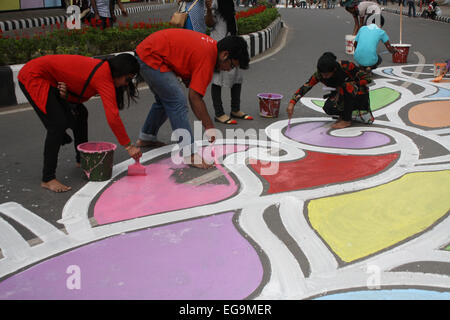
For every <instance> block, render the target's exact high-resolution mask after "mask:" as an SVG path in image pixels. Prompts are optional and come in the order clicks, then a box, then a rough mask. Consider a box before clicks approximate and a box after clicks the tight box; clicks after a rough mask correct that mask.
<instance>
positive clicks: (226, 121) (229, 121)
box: [214, 117, 237, 124]
mask: <svg viewBox="0 0 450 320" xmlns="http://www.w3.org/2000/svg"><path fill="white" fill-rule="evenodd" d="M214 121H215V122H220V123H223V124H237V121H236V120H232V119H229V118H228V119H227V120H225V121H220V120H219V119H217V118H216V117H214Z"/></svg>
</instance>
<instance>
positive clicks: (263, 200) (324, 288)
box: [0, 66, 450, 299]
mask: <svg viewBox="0 0 450 320" xmlns="http://www.w3.org/2000/svg"><path fill="white" fill-rule="evenodd" d="M403 67H411V66H394V67H386V68H382V69H380V70H376V72H377V73H379V74H381V75H382V76H384V77H386V78H387V79H385V78H383V79H376V81H375V82H376V84H375V86H374V88H377V87H383V86H387V87H391V88H393V89H394V90H398V91H399V92H400V93H401V97H400V99H398V100H397V101H395V102H394V103H392V104H391V105H389V106H387V107H385V108H382V109H379V110H377V111H376V112H375V115H376V116H380V115H386V116H387V117H388V119H389V121H380V120H376V121H375V125H372V126H361V127H357V126H355V127H349V128H345V129H339V130H333V131H331V132H330V134H332V135H334V136H340V137H354V136H358V135H360V134H362V133H364V132H378V133H381V134H385V135H388V136H389V137H391V140H392V143H390V144H388V145H386V146H379V147H375V148H368V149H346V148H333V147H319V146H311V145H307V144H304V143H301V142H297V141H293V140H290V139H288V138H287V137H285V136H283V135H281V134H279V133H280V132H281V131H282V130H283V129H284V128H285V127H286V126H287V120H282V121H277V122H275V123H273V124H271V125H269V126H268V127H267V128H266V134H267V136H268V137H270V138H272V139H273V141H272V142H267V141H258V140H219V141H217V142H216V145H221V144H245V145H247V146H249V148H248V149H247V150H245V151H240V152H236V153H234V154H230V155H228V156H227V157H226V158H225V160H224V162H223V165H224V167H225V168H226V169H227V170H229V171H230V172H232V173H233V174H234V176H235V177H237V179H238V180H239V185H240V189H239V192H238V193H237V194H236V195H234V196H233V197H231V198H229V199H226V200H224V201H221V202H218V203H213V204H208V205H203V206H199V207H194V208H188V209H182V210H175V211H171V212H167V213H161V214H154V215H150V216H145V217H139V218H135V219H132V220H127V221H120V222H116V223H111V224H107V225H101V226H96V227H92V226H91V224H90V221H89V218H88V209H89V206H90V204H91V202H92V200H93V199H94V198H95V196H96V195H97V194H98V193H99V192H101V191H102V190H103V189H104V188H105V187H106V186H107V185H108V184H109V183H110V181H105V182H89V183H87V184H86V185H85V186H84V187H83V188H81V189H80V190H79V191H78V192H76V193H75V194H74V195H73V196H72V197H71V198H70V199H69V201H68V202H67V203H66V205H65V206H64V209H63V213H62V219H61V220H60V221H59V222H60V223H62V224H64V227H65V230H66V232H67V235H66V234H65V233H64V232H62V231H60V230H58V229H56V228H55V227H54V226H51V225H50V224H48V223H47V222H45V221H44V220H43V219H41V218H39V217H37V216H36V215H34V214H33V213H32V212H30V211H28V210H26V209H25V208H23V207H22V206H21V205H19V204H16V203H12V202H9V203H4V204H1V205H0V212H2V213H3V214H5V215H7V216H9V217H11V218H13V219H16V220H19V221H20V222H21V223H23V224H25V225H26V226H28V227H30V228H32V227H33V226H34V228H33V229H32V230H33V232H35V233H36V235H37V236H38V237H39V238H41V239H42V240H43V243H42V244H39V245H36V246H33V247H31V246H29V245H28V244H27V243H26V242H25V241H24V240H23V239H22V238H21V236H20V235H19V234H18V233H17V231H15V230H14V229H13V228H11V227H10V226H9V225H8V224H5V222H4V221H3V220H2V219H0V243H1V247H2V253H3V255H4V258H3V259H0V278H1V277H5V276H7V275H9V274H11V273H13V272H16V271H17V270H20V269H22V268H25V267H26V266H28V265H31V264H34V263H36V262H39V261H41V260H44V259H47V258H49V257H51V256H53V255H56V254H60V253H62V252H65V251H67V250H70V249H72V248H74V247H78V246H81V245H85V244H87V243H90V242H93V241H98V240H101V239H104V238H107V237H111V236H114V235H118V234H121V233H125V232H132V231H135V230H140V229H145V228H149V227H155V226H158V225H162V224H168V223H176V222H180V221H184V220H188V219H194V218H200V217H204V216H209V215H212V214H217V213H220V212H225V211H235V210H241V214H240V215H239V226H240V228H241V229H242V231H243V232H245V233H246V234H247V235H249V236H250V237H251V238H252V239H253V241H255V242H256V243H257V244H258V246H259V247H260V248H261V249H262V250H263V251H264V252H265V254H266V255H267V257H268V260H269V263H270V270H271V274H270V277H269V280H268V282H267V283H266V284H265V285H264V287H263V288H262V291H261V293H260V294H259V295H258V296H257V297H256V299H304V298H310V297H314V296H317V295H323V294H326V293H328V292H334V291H348V290H352V289H361V288H364V287H365V286H366V283H367V278H368V275H367V272H366V271H367V265H376V266H378V267H379V268H380V272H381V274H380V280H381V283H380V285H381V287H384V286H403V287H404V286H409V287H417V286H424V287H433V288H440V289H442V290H446V291H450V277H448V276H445V275H437V274H423V273H410V272H390V270H392V269H393V268H395V267H397V266H400V265H403V264H406V263H410V262H415V261H436V262H450V257H449V254H448V252H444V251H441V250H440V248H441V247H442V246H443V245H446V244H448V243H449V242H450V234H449V232H448V230H450V217H449V215H447V216H446V217H445V218H444V219H442V221H440V222H439V223H438V224H436V225H434V226H433V227H432V228H430V229H429V230H427V231H426V232H424V233H422V234H420V235H418V236H416V237H412V239H408V241H406V242H404V243H401V244H397V245H394V246H393V247H392V248H388V249H386V250H384V251H382V252H378V253H376V254H374V255H372V256H370V257H367V258H364V259H361V260H360V261H356V262H355V263H351V264H347V265H344V266H341V267H339V265H338V262H337V260H336V258H335V257H334V255H333V254H332V253H331V252H330V250H329V249H328V248H327V246H326V245H325V244H324V243H323V241H322V239H321V238H319V236H318V235H317V234H316V233H315V232H314V230H312V229H311V227H310V226H309V224H308V221H307V220H306V217H305V216H304V215H303V214H299V212H303V211H304V204H305V202H306V201H309V200H311V199H316V198H323V197H328V196H331V195H337V194H342V193H346V192H354V191H360V190H363V189H367V188H371V187H375V186H379V185H382V184H386V183H388V182H391V181H393V180H395V179H398V178H400V177H402V176H404V175H405V174H407V173H411V172H423V171H437V170H450V155H444V156H437V157H433V158H426V159H420V150H419V148H418V146H417V145H416V144H415V143H414V141H413V140H412V139H411V138H410V137H408V136H406V135H404V134H402V133H400V131H397V130H404V131H406V132H410V133H414V134H417V135H420V136H423V137H425V138H427V139H430V140H432V141H434V142H435V143H437V144H440V145H441V146H442V147H444V148H445V149H446V150H448V151H450V139H448V137H445V136H444V137H443V136H441V135H442V134H446V133H448V132H449V130H448V129H440V130H430V131H427V130H423V129H420V128H416V127H411V126H408V125H406V124H405V123H404V121H403V120H402V119H401V118H400V117H399V116H398V113H399V111H400V110H401V109H402V108H403V107H405V106H406V105H408V104H409V103H411V102H415V101H436V100H449V99H448V98H442V99H441V98H435V99H434V98H433V99H431V98H428V96H429V95H433V94H435V93H436V92H437V90H438V88H439V87H442V88H445V89H450V84H447V83H444V84H440V85H437V84H434V83H429V82H427V81H425V80H421V79H417V78H414V77H411V76H409V75H405V72H403V70H402V69H403ZM385 69H392V71H393V72H392V74H391V75H386V74H383V73H382V72H383V70H385ZM407 73H409V71H408V72H407ZM398 80H400V81H408V82H410V83H414V84H416V85H419V86H421V87H422V88H424V91H423V92H421V93H419V94H416V95H415V94H413V93H412V92H411V91H410V90H408V89H407V88H404V87H402V86H394V85H393V83H392V82H393V81H398ZM311 100H313V99H307V98H303V99H302V103H303V104H305V105H306V106H307V107H309V108H311V109H314V110H319V108H318V107H317V106H315V105H314V104H313V103H312V102H311ZM314 100H317V99H314ZM311 121H327V122H330V124H331V121H330V119H329V118H328V117H326V118H324V117H314V118H301V119H300V118H297V119H292V121H291V124H295V123H306V122H311ZM206 144H207V143H206V142H203V145H206ZM271 147H275V148H279V149H281V150H283V151H285V154H284V155H283V156H280V157H278V156H275V155H272V154H271V152H270V150H269V149H270V148H271ZM174 148H175V149H176V148H177V146H176V145H170V146H166V147H162V148H159V149H156V150H152V151H149V152H146V153H144V155H143V158H142V161H143V162H148V161H151V160H152V159H155V158H157V157H159V156H162V155H165V154H167V155H169V154H170V153H171V152H172V151H173V150H174ZM304 150H311V151H319V152H328V153H335V154H353V155H362V154H364V155H376V154H385V153H392V152H398V153H399V159H398V161H397V162H396V163H394V164H393V165H392V166H391V167H389V168H388V169H387V170H385V171H383V172H381V173H379V174H377V175H375V176H373V177H370V178H367V179H363V180H358V181H351V182H346V183H341V184H337V185H330V186H325V187H321V188H315V189H309V190H297V191H291V192H283V193H279V194H270V195H261V194H262V192H263V184H262V181H261V179H260V178H258V177H257V176H256V175H255V174H254V172H253V171H252V170H251V169H250V168H249V167H248V166H247V165H246V164H247V161H248V160H249V158H253V157H256V158H257V159H259V160H266V161H270V160H273V161H294V160H298V159H300V158H302V157H304V155H305V151H304ZM132 162H133V160H131V159H129V160H127V161H124V162H122V163H120V164H117V165H115V166H114V168H113V176H112V179H114V178H115V177H117V176H118V175H120V174H122V173H123V172H125V171H126V170H127V168H128V165H130V164H132ZM273 205H275V206H277V207H278V209H279V213H280V217H281V220H282V222H283V224H284V226H285V227H286V231H287V232H288V234H289V235H290V236H291V237H292V238H293V239H294V240H295V241H296V243H297V245H298V246H299V247H300V248H301V250H302V251H303V252H304V253H305V255H306V257H307V259H308V262H309V263H310V266H311V274H310V275H309V276H308V277H307V278H305V275H304V274H303V273H302V270H301V269H300V266H299V264H298V261H297V260H296V259H295V257H294V256H293V255H292V253H291V252H290V251H289V250H288V248H287V247H286V245H285V244H284V243H283V242H282V241H281V240H280V239H278V238H277V237H276V236H275V235H274V234H273V232H272V231H271V230H270V229H269V228H268V226H267V225H266V222H265V221H264V219H263V213H264V211H265V209H267V208H269V207H270V206H273ZM41 220H42V221H41ZM1 235H6V236H3V237H2V236H1Z"/></svg>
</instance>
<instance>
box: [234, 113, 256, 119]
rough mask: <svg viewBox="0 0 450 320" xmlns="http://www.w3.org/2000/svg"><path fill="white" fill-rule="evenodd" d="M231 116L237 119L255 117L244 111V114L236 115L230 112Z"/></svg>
mask: <svg viewBox="0 0 450 320" xmlns="http://www.w3.org/2000/svg"><path fill="white" fill-rule="evenodd" d="M230 117H232V118H236V119H243V120H253V117H252V116H251V115H248V114H246V113H244V114H243V115H242V116H235V115H233V113H230Z"/></svg>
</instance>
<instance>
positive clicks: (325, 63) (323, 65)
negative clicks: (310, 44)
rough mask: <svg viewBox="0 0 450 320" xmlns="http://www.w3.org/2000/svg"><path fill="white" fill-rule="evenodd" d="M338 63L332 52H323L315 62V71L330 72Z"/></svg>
mask: <svg viewBox="0 0 450 320" xmlns="http://www.w3.org/2000/svg"><path fill="white" fill-rule="evenodd" d="M337 64H338V62H337V61H336V56H335V55H334V53H332V52H325V53H324V54H322V56H321V57H320V58H319V60H318V61H317V70H319V72H322V73H328V72H332V71H334V70H335V69H336V67H337Z"/></svg>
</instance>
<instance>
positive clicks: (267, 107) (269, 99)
mask: <svg viewBox="0 0 450 320" xmlns="http://www.w3.org/2000/svg"><path fill="white" fill-rule="evenodd" d="M257 97H258V98H259V115H260V116H261V117H265V118H278V113H279V111H280V103H281V99H283V96H282V95H281V94H278V93H258V94H257Z"/></svg>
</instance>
